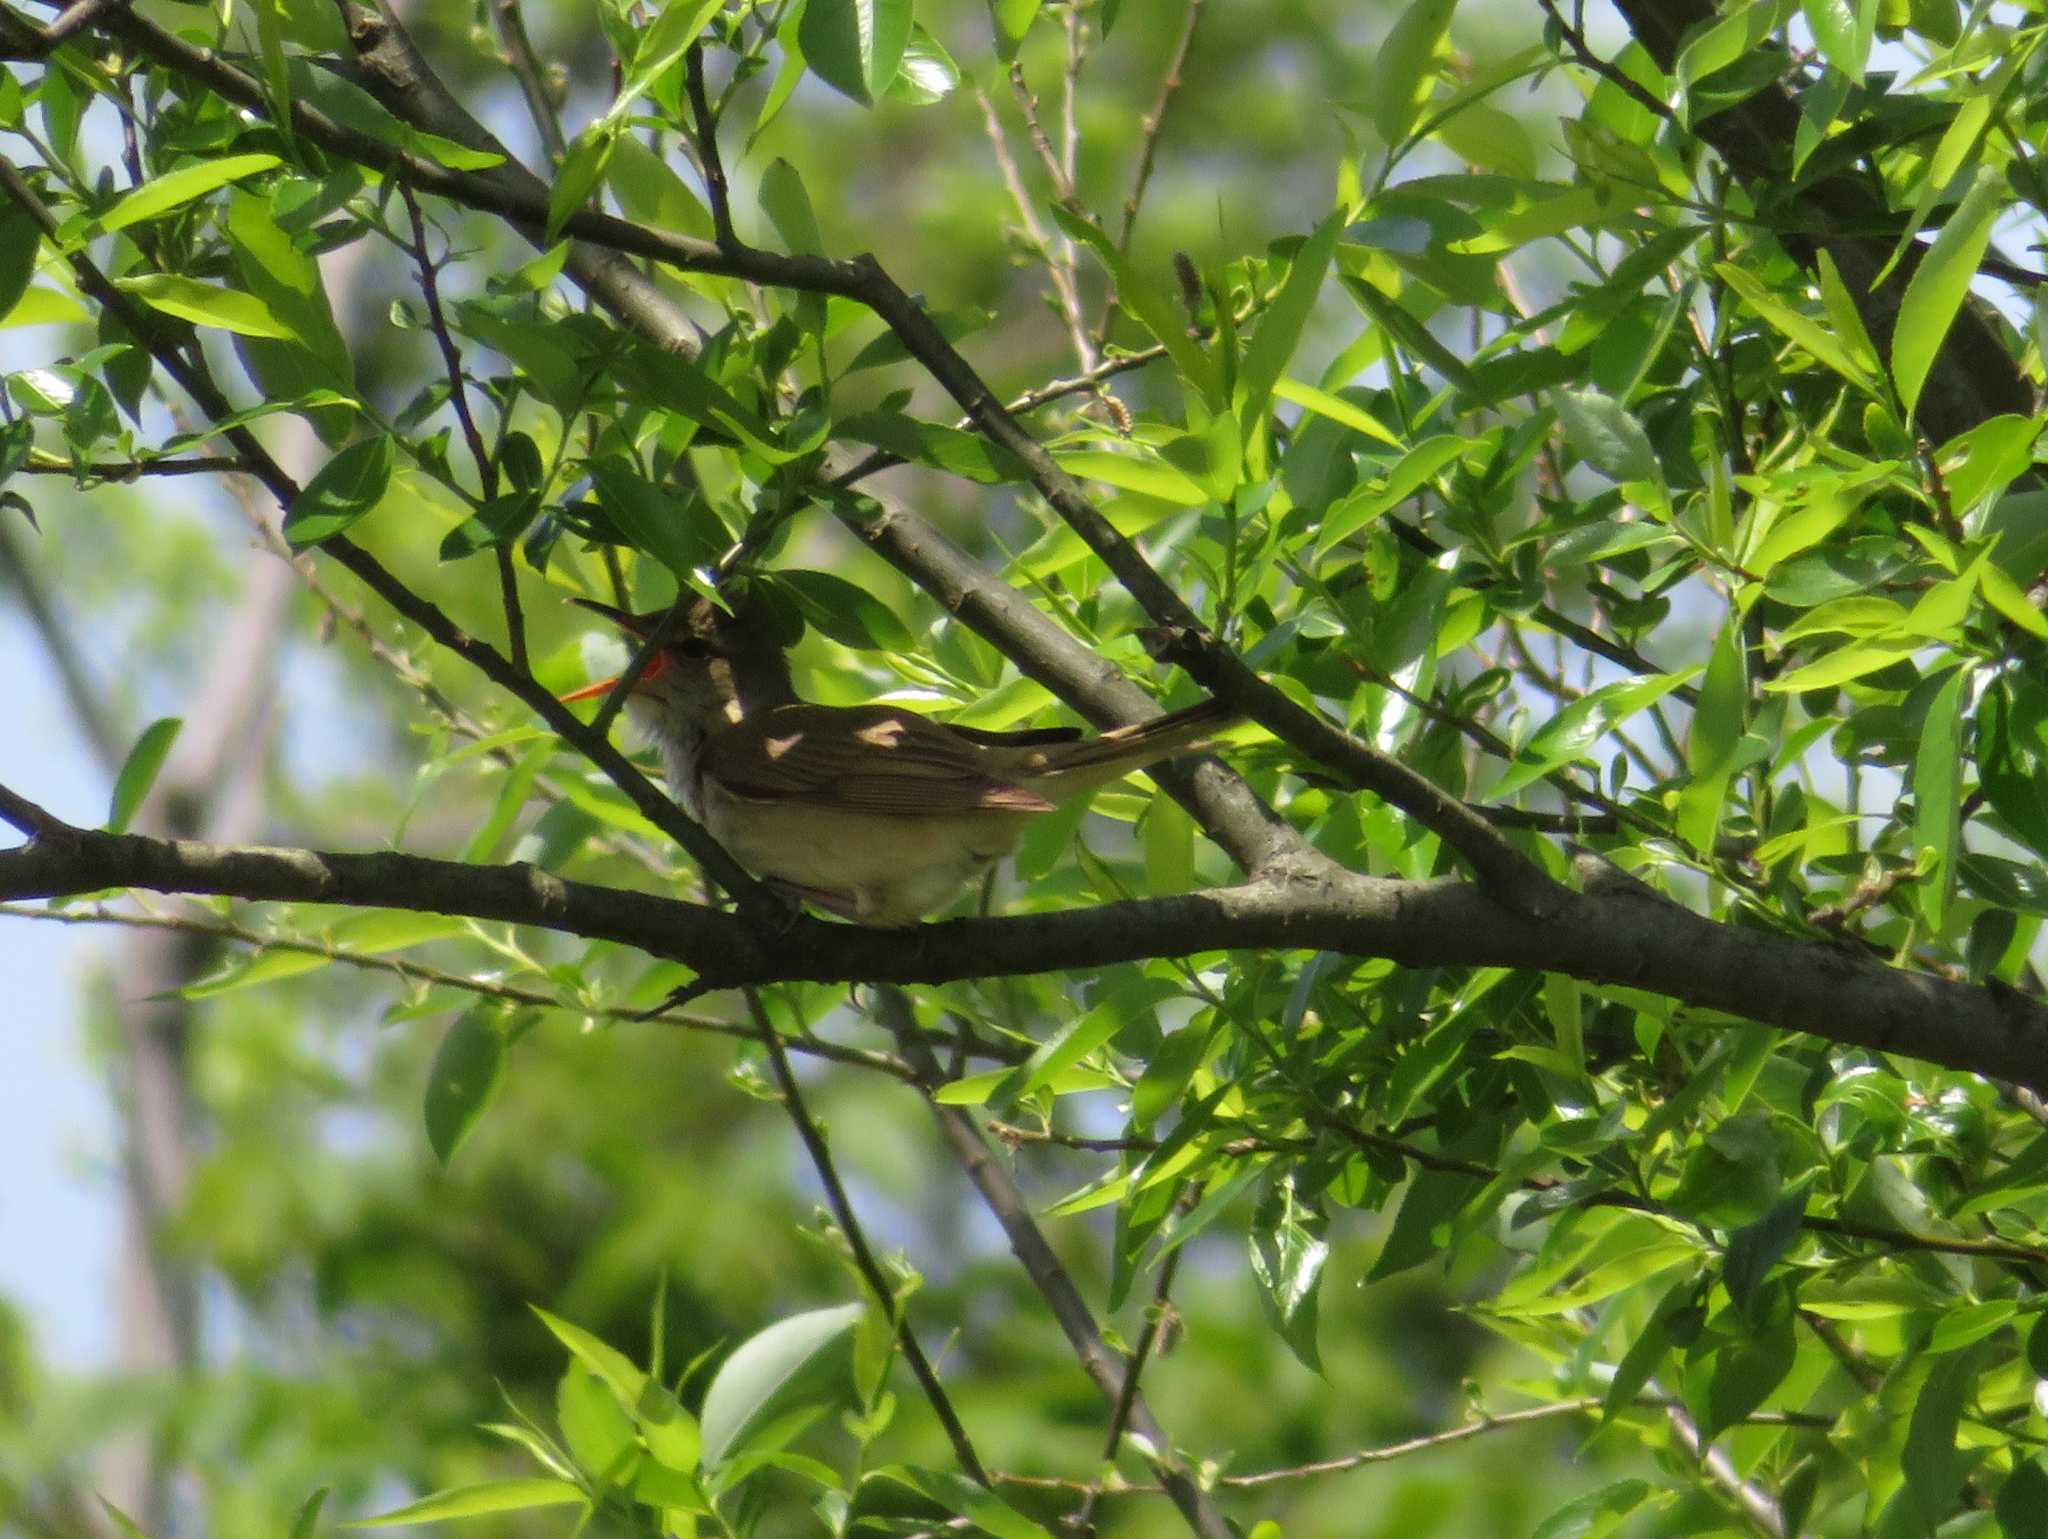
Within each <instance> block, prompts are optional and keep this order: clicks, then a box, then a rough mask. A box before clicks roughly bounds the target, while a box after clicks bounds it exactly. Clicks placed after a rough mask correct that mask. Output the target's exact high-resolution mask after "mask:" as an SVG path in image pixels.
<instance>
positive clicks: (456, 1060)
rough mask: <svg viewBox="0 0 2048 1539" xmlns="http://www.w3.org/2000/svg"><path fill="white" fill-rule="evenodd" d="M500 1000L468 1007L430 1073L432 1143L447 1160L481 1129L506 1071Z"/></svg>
mask: <svg viewBox="0 0 2048 1539" xmlns="http://www.w3.org/2000/svg"><path fill="white" fill-rule="evenodd" d="M497 1015H498V1012H497V1009H496V1007H495V1006H494V1005H490V1004H479V1005H476V1006H475V1007H473V1008H472V1009H469V1010H466V1011H464V1012H463V1013H462V1014H461V1015H459V1016H457V1017H456V1018H455V1023H454V1024H453V1025H452V1026H450V1027H449V1028H448V1034H447V1035H446V1036H444V1037H443V1038H442V1039H441V1047H440V1050H439V1051H438V1052H436V1053H435V1054H434V1066H433V1068H432V1069H430V1070H429V1071H428V1073H427V1104H426V1120H427V1142H428V1143H429V1144H431V1145H433V1149H434V1157H435V1158H436V1159H438V1160H440V1162H441V1163H442V1164H443V1165H446V1164H447V1163H448V1162H449V1161H450V1160H452V1159H454V1158H455V1151H456V1150H457V1149H459V1148H461V1147H462V1142H463V1140H464V1139H466V1138H468V1137H469V1135H470V1133H471V1132H472V1131H473V1130H474V1129H475V1127H476V1124H477V1119H479V1118H480V1117H482V1116H483V1114H484V1109H485V1108H486V1107H487V1106H489V1105H490V1104H491V1099H492V1097H494V1096H495V1095H496V1094H497V1093H498V1086H499V1084H500V1083H501V1082H502V1081H503V1079H504V1075H505V1038H504V1034H503V1031H502V1030H501V1029H500V1027H499V1025H498V1021H497Z"/></svg>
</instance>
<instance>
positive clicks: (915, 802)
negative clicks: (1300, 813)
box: [561, 598, 1237, 929]
mask: <svg viewBox="0 0 2048 1539" xmlns="http://www.w3.org/2000/svg"><path fill="white" fill-rule="evenodd" d="M574 602H576V603H578V604H580V605H582V606H583V607H584V608H585V609H588V610H590V611H592V612H593V613H595V614H599V615H602V616H603V617H604V618H605V619H607V620H609V621H610V622H611V623H612V624H614V625H616V626H617V627H618V628H619V629H620V630H622V631H624V632H626V633H627V634H628V635H630V636H633V637H636V638H638V639H640V640H641V641H643V642H644V641H645V640H646V639H647V638H648V637H650V636H652V635H653V634H654V633H655V631H656V628H657V627H658V626H660V625H661V624H662V622H663V621H664V620H665V619H667V614H668V612H667V611H665V610H658V611H655V612H653V613H650V614H632V613H629V612H628V611H626V610H623V609H616V608H614V607H612V606H611V605H609V604H601V603H598V602H597V601H595V600H592V599H584V598H578V599H576V600H575V601H574ZM617 682H618V680H617V679H616V678H613V679H604V680H600V681H599V682H597V683H594V684H590V685H588V686H586V687H584V688H582V689H578V690H573V691H571V692H570V693H568V694H566V695H563V696H562V697H561V698H562V699H563V701H565V702H574V701H577V700H584V699H588V698H591V697H593V696H597V695H601V694H604V693H606V692H608V691H609V690H611V689H612V688H613V686H615V685H616V684H617ZM626 706H627V711H628V713H629V714H630V715H631V716H632V718H633V719H634V720H635V721H636V722H637V723H638V725H639V726H640V727H641V728H642V729H643V730H644V731H645V732H646V733H647V735H648V736H649V737H651V738H652V739H653V742H654V745H655V747H656V748H657V750H658V751H659V753H660V756H661V763H662V769H663V772H664V774H665V777H666V779H667V781H668V787H669V793H670V795H672V796H673V797H675V799H676V800H677V801H678V802H680V803H681V804H682V806H683V807H684V808H685V809H686V810H687V811H688V812H689V813H690V815H691V816H692V817H694V818H696V819H697V820H698V821H699V822H700V823H702V824H703V825H704V827H705V828H706V829H707V830H709V832H710V834H711V836H712V837H713V838H714V839H716V840H717V841H718V842H719V844H721V845H722V846H724V848H725V849H726V851H727V852H728V853H729V854H731V855H732V857H733V858H734V859H735V860H737V861H738V862H739V863H740V864H741V865H742V866H744V867H745V868H746V869H747V870H749V871H751V872H752V873H753V874H754V875H755V876H757V877H759V878H761V879H762V880H763V881H764V882H765V883H767V884H768V885H769V886H770V887H771V888H773V889H774V890H776V891H777V892H779V893H781V894H782V895H783V896H785V897H786V898H789V899H791V900H793V901H795V902H801V903H808V904H810V905H811V906H813V907H814V908H817V909H820V910H822V911H824V912H826V913H828V914H833V915H837V916H839V917H841V918H844V919H849V920H851V921H853V922H854V923H855V924H861V925H868V926H872V927H875V928H879V929H900V928H904V927H907V926H910V925H914V924H917V923H918V922H919V921H921V920H922V919H924V918H925V916H927V915H928V914H930V913H932V912H933V911H935V910H936V909H939V908H941V907H943V906H944V905H945V904H946V903H948V902H950V901H951V900H952V899H953V897H954V896H955V895H957V894H958V893H959V892H960V891H961V890H962V889H963V888H964V887H966V886H967V884H968V883H970V882H972V881H974V880H975V879H976V878H978V877H979V876H981V875H982V874H983V873H985V872H986V871H988V870H989V868H990V867H992V866H993V865H994V864H995V863H996V862H997V861H999V860H1001V859H1002V858H1003V857H1004V856H1006V855H1008V854H1009V853H1010V851H1011V850H1012V849H1014V848H1015V846H1016V844H1017V841H1018V839H1019V838H1020V837H1021V836H1022V834H1023V832H1024V830H1025V828H1026V826H1027V825H1029V823H1030V822H1031V820H1032V819H1033V818H1036V817H1042V816H1044V815H1045V814H1047V813H1050V812H1052V811H1053V810H1055V809H1056V808H1057V807H1058V806H1060V804H1062V803H1063V802H1068V801H1072V800H1073V799H1074V798H1076V797H1079V796H1082V795H1085V794H1086V793H1087V792H1089V791H1092V790H1095V789H1096V788H1098V787H1100V786H1104V785H1108V784H1110V783H1111V782H1113V781H1116V780H1120V779H1122V778H1123V777H1124V776H1125V775H1127V774H1129V773H1130V772H1131V771H1133V770H1136V769H1142V768H1143V767H1144V766H1146V765H1148V764H1154V763H1157V762H1158V761H1159V760H1161V759H1164V758H1167V757H1169V756H1171V755H1173V754H1177V753H1183V752H1186V751H1188V750H1189V749H1191V748H1195V747H1198V746H1205V744H1206V740H1207V739H1208V738H1209V737H1210V736H1211V735H1212V734H1213V733H1215V732H1216V731H1217V730H1218V729H1219V728H1221V727H1224V726H1226V725H1228V724H1229V723H1230V722H1232V721H1233V720H1235V719H1236V717H1237V712H1236V711H1234V710H1233V709H1232V708H1230V707H1229V706H1227V705H1225V704H1224V703H1223V702H1222V701H1220V700H1216V699H1209V700H1205V701H1203V702H1202V703H1200V704H1199V705H1193V706H1189V707H1187V708H1186V709H1184V710H1179V711H1173V712H1169V713H1167V714H1165V715H1161V716H1156V717H1153V718H1152V719H1151V720H1149V721H1144V722H1140V723H1138V724H1136V725H1134V726H1127V727H1117V728H1115V729H1113V730H1111V731H1108V732H1104V733H1101V734H1099V735H1096V736H1092V737H1091V736H1084V735H1083V734H1082V732H1081V731H1080V729H1078V728H1073V727H1052V728H1042V729H1038V730H1033V731H1019V732H987V731H982V730H980V729H978V728H973V727H960V726H953V725H950V724H948V723H946V722H941V721H937V720H934V719H933V718H932V717H929V716H924V715H920V714H919V713H918V712H916V711H911V710H906V709H904V708H902V707H900V706H894V705H855V706H836V705H817V704H813V703H811V702H809V701H806V700H803V699H801V698H800V697H799V696H798V694H797V692H796V687H795V685H794V683H793V682H792V680H791V677H790V670H789V661H788V658H787V656H786V655H785V653H784V650H783V646H782V643H781V640H780V638H779V636H778V634H777V632H776V631H775V630H773V629H772V628H771V627H770V626H768V625H767V624H766V623H764V619H763V617H762V616H760V615H758V614H754V613H750V612H749V606H747V605H745V604H740V605H738V606H736V608H735V609H733V610H727V609H726V608H724V607H723V606H721V605H719V604H716V603H713V602H712V601H711V600H709V599H705V598H693V599H692V600H690V601H689V602H688V603H687V604H685V605H684V606H683V609H682V611H681V613H680V614H678V615H677V617H676V619H675V620H673V621H671V622H669V630H668V635H667V639H665V640H664V641H663V643H662V645H661V646H660V647H659V648H658V649H657V650H656V651H655V652H654V653H653V655H652V656H651V657H650V658H649V660H648V664H647V667H646V668H645V669H644V670H643V671H642V673H641V674H640V676H639V678H638V679H636V680H635V681H634V684H633V689H632V693H631V694H630V695H629V696H628V697H627V701H626Z"/></svg>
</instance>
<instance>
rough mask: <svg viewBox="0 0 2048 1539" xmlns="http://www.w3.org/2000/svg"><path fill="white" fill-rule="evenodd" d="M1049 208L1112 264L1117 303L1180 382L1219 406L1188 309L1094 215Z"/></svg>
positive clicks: (1213, 375) (1077, 237)
mask: <svg viewBox="0 0 2048 1539" xmlns="http://www.w3.org/2000/svg"><path fill="white" fill-rule="evenodd" d="M1048 212H1049V213H1050V214H1051V215H1052V220H1053V223H1054V224H1056V225H1058V226H1059V227H1060V228H1061V229H1062V230H1064V231H1065V232H1066V233H1067V234H1068V235H1070V236H1072V237H1073V238H1074V239H1075V240H1077V241H1079V242H1080V243H1081V244H1082V245H1084V246H1086V247H1087V248H1088V249H1089V250H1090V251H1092V252H1094V253H1095V255H1096V257H1097V259H1098V260H1100V261H1101V263H1102V265H1103V266H1104V267H1105V268H1107V269H1108V271H1109V276H1110V278H1111V279H1112V280H1113V281H1114V282H1115V284H1116V299H1117V304H1118V305H1119V306H1121V307H1122V309H1123V310H1124V312H1125V313H1126V314H1127V315H1129V316H1130V317H1131V318H1132V319H1133V320H1135V321H1137V323H1138V324H1139V325H1141V326H1143V327H1144V328H1145V329H1146V330H1147V331H1149V332H1151V333H1152V336H1153V338H1154V340H1156V341H1157V342H1158V343H1159V345H1160V346H1161V347H1163V348H1165V349H1166V355H1167V357H1169V358H1171V359H1172V360H1173V367H1174V369H1175V371H1176V372H1178V373H1179V375H1180V377H1181V379H1182V381H1183V382H1184V383H1186V384H1187V385H1189V386H1191V387H1192V388H1193V389H1194V390H1195V392H1196V394H1198V395H1199V396H1200V397H1201V398H1202V399H1203V400H1204V401H1205V402H1207V403H1208V405H1209V407H1210V409H1211V410H1221V409H1222V407H1223V391H1222V385H1221V384H1220V382H1219V381H1218V379H1217V376H1216V368H1215V365H1214V363H1213V362H1212V361H1211V360H1210V358H1209V355H1208V354H1207V353H1206V352H1204V351H1203V350H1202V344H1201V342H1200V341H1198V340H1197V339H1196V338H1194V337H1191V336H1189V335H1188V318H1187V315H1186V314H1185V312H1183V311H1181V310H1180V309H1178V308H1176V306H1175V302H1174V301H1173V300H1171V299H1169V298H1168V297H1167V296H1166V294H1165V293H1163V292H1162V291H1161V290H1160V289H1159V287H1158V286H1157V285H1155V284H1153V283H1152V282H1151V281H1149V279H1147V278H1146V277H1144V276H1143V275H1142V274H1140V273H1139V271H1138V269H1137V268H1135V267H1134V266H1132V265H1131V263H1130V261H1129V260H1128V259H1127V258H1126V257H1125V256H1124V254H1123V253H1122V252H1121V251H1119V250H1118V249H1117V248H1116V244H1115V242H1113V241H1112V240H1110V238H1109V236H1108V235H1107V234H1106V233H1105V232H1104V231H1103V229H1102V227H1101V226H1100V225H1098V224H1096V223H1095V221H1094V220H1092V219H1089V218H1087V217H1086V216H1085V215H1083V214H1080V213H1078V212H1076V211H1075V210H1073V209H1069V208H1067V207H1065V206H1063V205H1061V204H1054V205H1053V206H1052V208H1051V209H1049V210H1048Z"/></svg>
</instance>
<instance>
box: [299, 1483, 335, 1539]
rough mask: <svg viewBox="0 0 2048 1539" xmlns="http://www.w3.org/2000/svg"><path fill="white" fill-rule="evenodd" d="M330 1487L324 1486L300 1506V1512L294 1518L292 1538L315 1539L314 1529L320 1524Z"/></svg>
mask: <svg viewBox="0 0 2048 1539" xmlns="http://www.w3.org/2000/svg"><path fill="white" fill-rule="evenodd" d="M329 1489H330V1488H329V1487H327V1486H322V1487H321V1488H320V1489H319V1490H317V1491H315V1492H314V1493H313V1494H312V1495H311V1496H309V1497H307V1498H306V1500H305V1504H304V1505H303V1506H301V1507H300V1508H299V1514H298V1516H297V1517H295V1518H293V1519H292V1532H291V1539H313V1534H314V1531H315V1530H316V1529H317V1528H318V1527H319V1525H320V1509H321V1508H322V1507H323V1506H325V1505H326V1503H327V1493H328V1490H329Z"/></svg>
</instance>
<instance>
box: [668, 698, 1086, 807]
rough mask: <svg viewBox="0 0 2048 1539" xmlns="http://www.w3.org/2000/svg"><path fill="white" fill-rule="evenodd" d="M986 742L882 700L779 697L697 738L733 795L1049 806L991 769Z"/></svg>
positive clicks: (830, 803)
mask: <svg viewBox="0 0 2048 1539" xmlns="http://www.w3.org/2000/svg"><path fill="white" fill-rule="evenodd" d="M991 757H992V755H991V752H990V750H989V748H987V747H986V746H984V745H983V744H981V743H979V742H976V741H974V740H973V739H971V738H968V737H963V736H962V735H961V734H960V733H957V732H955V731H954V730H953V729H952V728H950V727H948V726H945V725H944V724H943V723H940V722H936V721H933V720H931V719H930V718H929V717H926V716H920V715H918V714H917V713H916V712H915V711H902V710H897V709H895V708H893V707H890V706H879V705H877V706H830V705H785V706H777V707H776V708H775V709H773V710H770V711H762V712H758V713H756V714H755V715H752V716H749V717H748V718H747V720H745V721H744V722H742V723H740V724H739V725H738V726H735V727H731V728H729V729H727V730H726V731H724V732H720V733H718V734H716V735H715V736H714V737H713V738H712V739H711V741H710V742H708V743H707V744H705V748H704V759H703V769H704V773H705V774H706V775H707V776H708V777H710V778H711V779H713V780H715V781H717V782H718V783H719V784H720V785H722V786H723V787H724V788H725V789H726V790H728V791H730V792H731V793H732V794H733V795H735V796H743V797H749V798H751V799H754V800H757V801H787V800H800V801H803V802H807V803H809V804H811V805H813V806H820V807H841V808H845V809H846V810H848V811H853V812H880V813H893V814H897V815H900V816H905V817H935V816H945V815H948V814H957V813H962V812H1017V813H1032V812H1050V811H1052V803H1051V802H1049V801H1047V800H1046V799H1045V798H1044V797H1042V796H1040V795H1038V794H1037V793H1036V792H1033V791H1027V790H1025V789H1024V788H1023V787H1021V786H1018V785H1014V784H1012V783H1011V782H1009V781H1008V780H1004V779H1001V778H998V777H997V776H996V775H994V774H992V773H991V772H990V770H991V765H990V760H991Z"/></svg>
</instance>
